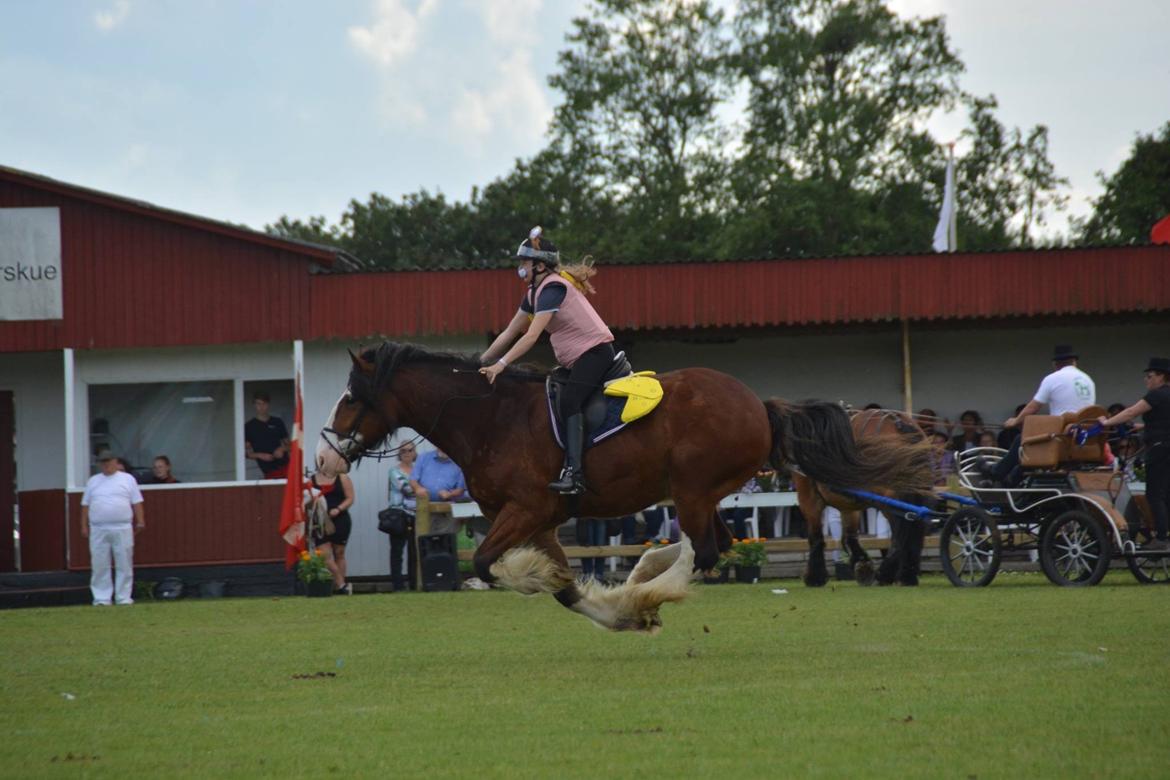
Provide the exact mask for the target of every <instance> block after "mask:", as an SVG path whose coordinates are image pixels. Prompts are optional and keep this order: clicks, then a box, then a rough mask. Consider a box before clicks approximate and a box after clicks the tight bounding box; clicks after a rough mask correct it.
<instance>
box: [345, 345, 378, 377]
mask: <svg viewBox="0 0 1170 780" xmlns="http://www.w3.org/2000/svg"><path fill="white" fill-rule="evenodd" d="M345 351H346V352H348V353H349V359H350V360H352V361H353V364H354V366H356V367H357V369H358V370H359V371H362V372H363V373H367V374H368V373H370V371H372V370H373V368H374V366H373V364H371V363H367V362H366V361H364V360H362V359H361V358H360V357H358V356H357V355H355V354H354V353H353V350H352V349H346V350H345Z"/></svg>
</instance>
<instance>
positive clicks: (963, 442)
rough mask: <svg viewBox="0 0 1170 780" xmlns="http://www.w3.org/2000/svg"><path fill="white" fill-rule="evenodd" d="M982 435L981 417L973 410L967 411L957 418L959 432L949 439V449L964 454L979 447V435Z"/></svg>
mask: <svg viewBox="0 0 1170 780" xmlns="http://www.w3.org/2000/svg"><path fill="white" fill-rule="evenodd" d="M981 433H983V417H981V416H980V414H979V412H977V411H975V410H974V409H968V410H967V411H965V412H963V414H962V416H961V417H959V432H958V433H956V434H955V435H954V438H952V439H951V449H952V450H954V451H955V452H965V451H967V450H969V449H971V448H972V447H978V446H979V434H981Z"/></svg>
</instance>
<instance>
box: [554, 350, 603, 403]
mask: <svg viewBox="0 0 1170 780" xmlns="http://www.w3.org/2000/svg"><path fill="white" fill-rule="evenodd" d="M613 358H614V351H613V343H612V342H607V343H605V344H598V345H597V346H596V347H593V348H592V349H590V350H588V351H586V352H585V354H583V355H581V357H579V358H577V362H576V363H574V364H573V367H572V368H571V369H570V370H569V381H568V383H567V384H565V386H564V387H563V388H561V398H560V401H558V404H559V405H560V407H561V419H563V420H564V419H568V418H569V417H570V416H571V415H574V414H576V413H578V412H580V411H581V408H582V407H583V406H585V402H586V401H587V400H589V396H590V395H592V394H593V391H594V390H596V389H597V387H598V385H600V384H601V378H602V377H603V376H605V372H606V371H608V370H609V367H610V366H611V365H613Z"/></svg>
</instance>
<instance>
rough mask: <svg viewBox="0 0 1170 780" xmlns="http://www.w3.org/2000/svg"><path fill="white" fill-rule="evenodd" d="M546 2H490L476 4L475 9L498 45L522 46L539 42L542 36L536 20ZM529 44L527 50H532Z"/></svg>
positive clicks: (515, 0) (526, 0) (504, 0)
mask: <svg viewBox="0 0 1170 780" xmlns="http://www.w3.org/2000/svg"><path fill="white" fill-rule="evenodd" d="M543 2H544V0H490V2H477V3H474V6H475V9H476V10H477V11H479V13H480V15H481V16H482V17H483V21H484V24H486V25H487V32H488V36H489V37H490V38H491V39H492V40H493V41H496V42H497V43H508V44H522V43H523V42H524V41H532V42H535V41H538V40H541V39H542V38H544V39H547V36H542V35H541V34H540V31H539V30H537V29H536V18H537V15H538V14H539V13H540V7H541V6H542V5H543ZM531 47H532V43H529V44H528V46H527V47H526V48H531Z"/></svg>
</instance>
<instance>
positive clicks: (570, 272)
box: [560, 255, 597, 295]
mask: <svg viewBox="0 0 1170 780" xmlns="http://www.w3.org/2000/svg"><path fill="white" fill-rule="evenodd" d="M560 274H561V276H563V277H565V278H566V279H568V280H569V281H570V282H572V283H573V286H574V287H576V288H577V289H578V290H580V291H581V292H583V293H585V294H586V295H596V294H597V288H595V287H594V286H593V285H592V284H591V283H590V282H589V280H590V279H592V278H593V277H594V276H597V269H596V268H594V267H593V258H592V257H591V256H590V255H586V256H585V257H584V258H582V259H581V261H580V262H578V263H573V264H571V265H566V266H564V267H563V268H561V270H560Z"/></svg>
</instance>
